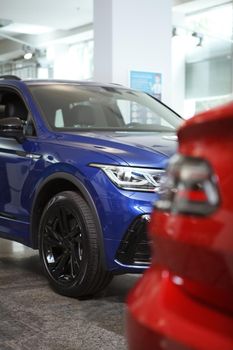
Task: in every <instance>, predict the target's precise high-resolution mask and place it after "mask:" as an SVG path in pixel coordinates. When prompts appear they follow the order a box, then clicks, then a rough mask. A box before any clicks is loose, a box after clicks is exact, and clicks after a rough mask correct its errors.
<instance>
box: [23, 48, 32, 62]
mask: <svg viewBox="0 0 233 350" xmlns="http://www.w3.org/2000/svg"><path fill="white" fill-rule="evenodd" d="M23 51H24V56H23V58H24V59H25V60H30V59H31V58H32V56H33V51H32V49H31V47H30V46H26V45H24V46H23Z"/></svg>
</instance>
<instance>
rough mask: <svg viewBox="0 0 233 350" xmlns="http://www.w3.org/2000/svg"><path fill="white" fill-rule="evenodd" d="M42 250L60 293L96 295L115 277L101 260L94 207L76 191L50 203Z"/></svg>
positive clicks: (44, 218)
mask: <svg viewBox="0 0 233 350" xmlns="http://www.w3.org/2000/svg"><path fill="white" fill-rule="evenodd" d="M39 252H40V258H41V261H42V264H43V267H44V271H45V275H46V276H47V278H48V280H49V282H50V284H51V286H52V287H53V289H54V290H55V291H56V292H58V293H59V294H62V295H66V296H71V297H82V298H83V297H88V296H92V295H94V294H97V293H99V292H100V291H101V290H102V289H103V288H105V287H106V286H107V285H108V283H109V282H110V281H111V279H112V274H111V273H110V272H108V271H106V270H105V269H104V268H103V266H102V263H101V260H100V245H99V242H98V237H97V232H96V225H95V221H94V218H93V215H92V212H91V210H90V207H89V206H88V204H87V203H86V201H85V200H84V199H83V198H82V197H81V196H80V195H79V194H78V193H76V192H71V191H64V192H60V193H58V194H57V195H55V196H54V197H53V198H52V199H51V200H50V201H49V203H48V204H47V205H46V207H45V209H44V212H43V215H42V217H41V221H40V227H39Z"/></svg>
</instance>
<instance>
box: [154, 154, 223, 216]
mask: <svg viewBox="0 0 233 350" xmlns="http://www.w3.org/2000/svg"><path fill="white" fill-rule="evenodd" d="M218 204H219V193H218V188H217V179H216V176H215V175H214V173H213V171H212V168H211V166H210V165H209V163H208V162H206V161H205V160H203V159H201V158H194V157H186V156H182V155H175V156H174V157H173V158H172V159H171V161H170V163H169V167H168V169H167V174H166V176H165V177H164V179H163V181H162V182H161V188H160V200H159V201H157V203H156V209H158V210H165V211H170V212H173V213H180V214H191V215H208V214H211V213H212V212H214V211H215V209H216V208H217V207H218Z"/></svg>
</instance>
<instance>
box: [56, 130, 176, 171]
mask: <svg viewBox="0 0 233 350" xmlns="http://www.w3.org/2000/svg"><path fill="white" fill-rule="evenodd" d="M60 137H62V139H63V142H64V143H65V142H69V143H70V142H71V143H72V144H73V145H74V144H77V143H78V144H79V147H82V148H85V149H89V150H93V151H95V153H96V152H98V153H99V152H100V153H105V154H108V155H109V156H110V157H111V158H115V159H116V158H118V160H119V159H121V160H122V161H123V162H125V163H127V164H129V165H131V166H135V165H137V166H147V167H153V166H157V167H158V166H159V167H162V168H163V167H164V166H165V165H166V162H167V159H168V158H169V157H170V156H171V155H173V154H174V153H175V151H176V148H177V137H176V134H175V133H171V132H166V133H164V132H132V131H131V132H120V131H118V132H102V131H101V132H99V131H98V132H97V131H96V132H85V133H77V134H76V133H73V132H66V133H64V134H62V135H61V134H60V135H59V138H60Z"/></svg>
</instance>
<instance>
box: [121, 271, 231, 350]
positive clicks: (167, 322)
mask: <svg viewBox="0 0 233 350" xmlns="http://www.w3.org/2000/svg"><path fill="white" fill-rule="evenodd" d="M173 279H174V277H172V276H171V275H169V273H168V271H166V270H160V269H159V268H158V267H157V268H154V267H151V268H150V269H149V270H148V271H147V272H146V273H145V274H144V276H143V277H142V279H141V280H140V281H139V282H138V284H137V285H136V287H135V288H134V289H133V290H132V291H131V293H130V294H129V296H128V303H127V304H128V310H127V336H128V343H129V350H148V349H156V350H157V349H158V350H160V349H161V350H162V349H163V350H185V349H186V350H188V349H189V350H190V349H198V350H209V349H211V350H219V349H224V350H232V349H233V318H232V317H231V316H229V315H226V314H224V313H222V312H219V311H218V310H216V309H213V308H209V307H207V306H206V304H202V303H201V302H199V301H198V300H196V299H193V298H192V297H191V296H190V295H189V294H186V293H185V292H184V291H183V290H182V289H181V287H180V286H179V285H176V284H175V283H173Z"/></svg>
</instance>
